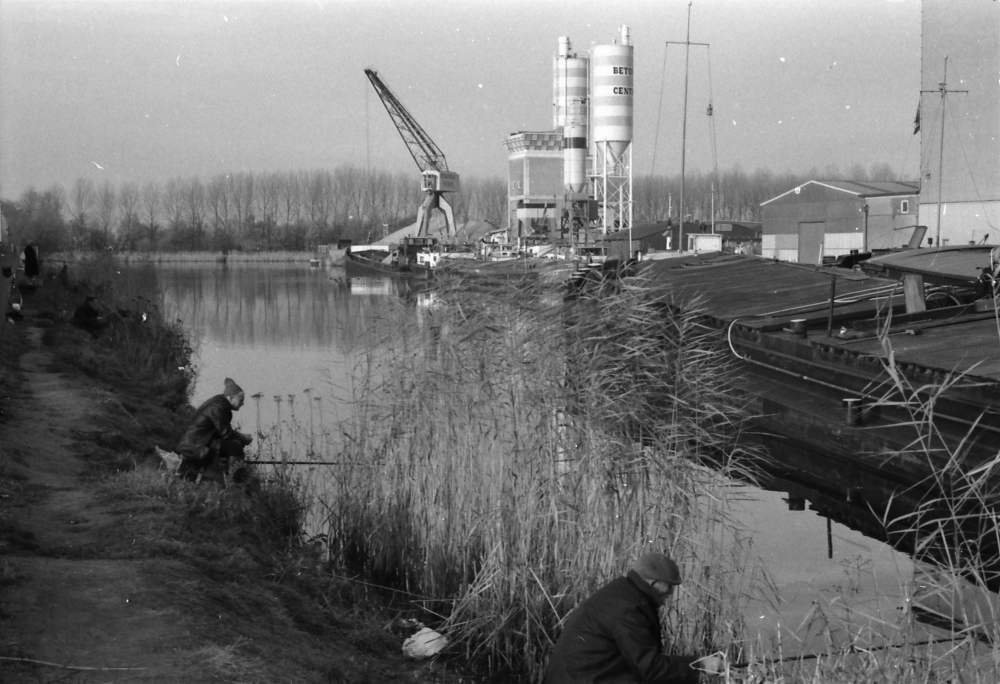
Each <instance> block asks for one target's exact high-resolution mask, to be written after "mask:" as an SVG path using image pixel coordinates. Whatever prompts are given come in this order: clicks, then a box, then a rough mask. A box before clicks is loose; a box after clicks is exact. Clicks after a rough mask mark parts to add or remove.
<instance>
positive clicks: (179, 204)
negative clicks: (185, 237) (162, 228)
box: [163, 177, 184, 240]
mask: <svg viewBox="0 0 1000 684" xmlns="http://www.w3.org/2000/svg"><path fill="white" fill-rule="evenodd" d="M163 208H164V210H165V211H166V213H167V225H168V226H169V227H170V230H171V231H172V232H173V237H172V239H174V240H176V239H177V235H178V234H179V233H180V232H181V230H182V226H183V224H184V181H183V180H182V179H181V178H179V177H174V178H171V179H169V180H168V181H167V183H166V185H164V186H163Z"/></svg>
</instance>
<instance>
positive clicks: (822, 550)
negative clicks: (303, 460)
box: [158, 263, 914, 656]
mask: <svg viewBox="0 0 1000 684" xmlns="http://www.w3.org/2000/svg"><path fill="white" fill-rule="evenodd" d="M158 270H159V272H160V276H161V283H162V285H163V286H164V289H165V294H166V301H167V305H168V307H170V309H171V313H172V314H173V315H175V316H176V317H177V318H179V319H180V320H181V321H183V322H184V325H185V326H186V327H187V328H188V329H189V330H190V331H191V333H192V336H193V337H194V339H195V341H196V344H197V357H196V363H197V371H198V380H197V383H196V386H195V389H194V396H193V397H192V402H193V403H194V404H195V405H197V404H199V403H200V402H202V401H204V400H205V399H207V398H209V397H210V396H212V395H214V394H217V393H219V392H220V391H221V390H222V387H223V381H224V379H225V378H227V377H231V378H233V379H234V380H236V382H237V383H239V384H240V385H241V386H242V387H243V388H244V390H245V391H246V393H247V397H248V399H247V403H246V406H244V408H243V410H242V411H241V412H240V413H239V414H238V415H237V420H236V422H237V424H238V425H239V427H240V429H242V430H243V431H244V432H255V433H256V432H259V431H264V430H266V429H268V427H269V426H274V425H279V426H280V425H284V426H287V428H288V429H287V430H281V431H279V432H280V433H281V434H284V435H286V437H284V438H286V439H287V438H288V437H287V435H292V434H293V433H295V432H296V431H295V430H294V429H293V427H294V426H295V425H298V426H300V427H301V426H309V425H315V424H317V423H322V424H323V425H325V426H327V427H329V426H331V425H333V424H335V422H336V421H338V420H341V419H343V418H345V417H347V416H348V415H349V414H350V410H351V406H350V401H349V397H350V380H351V375H352V373H351V369H352V368H353V366H354V364H355V363H356V362H357V361H358V354H359V352H360V349H362V348H363V344H362V342H363V337H364V334H365V332H366V329H367V326H366V321H367V320H369V319H370V318H371V317H373V316H380V315H387V312H388V311H389V309H390V308H391V310H392V312H393V313H392V315H398V312H399V311H400V308H399V307H387V306H386V304H387V303H388V301H389V299H390V298H397V299H398V298H399V297H400V296H401V295H402V294H405V292H404V290H403V288H405V285H404V284H402V283H401V282H400V281H393V280H391V279H348V278H347V277H346V275H345V273H344V271H343V269H341V268H338V267H329V266H323V267H318V268H317V267H313V266H310V265H309V264H286V263H283V264H229V265H226V266H219V265H218V264H190V265H187V264H185V265H162V266H160V267H159V268H158ZM409 299H410V301H412V302H413V306H412V309H413V310H414V312H416V311H417V310H418V308H419V306H420V305H421V301H420V298H419V297H410V298H409ZM414 315H416V313H414ZM253 395H258V396H257V397H256V399H254V398H252V396H253ZM293 423H294V425H293ZM301 432H302V431H301V430H299V431H298V433H299V434H301ZM306 432H308V429H307V430H306ZM273 438H274V439H280V438H281V436H280V435H279V436H277V437H273ZM733 487H734V488H735V489H736V490H737V493H738V494H739V496H737V497H734V498H736V499H738V502H737V504H736V506H737V510H736V514H737V516H738V517H739V519H740V520H741V521H742V523H743V524H744V525H745V527H746V529H747V531H748V532H749V534H750V535H751V536H752V537H753V539H754V542H755V544H756V547H757V551H758V553H759V554H760V557H761V559H762V561H763V562H764V564H765V567H766V569H767V572H768V573H769V575H770V577H771V579H772V580H773V582H774V587H775V589H776V590H777V596H778V599H779V600H778V603H777V605H772V604H770V603H759V604H754V605H752V606H751V607H750V610H749V612H748V614H747V618H748V622H749V623H750V625H751V627H755V628H756V629H757V630H759V634H760V636H761V638H762V639H764V640H765V641H771V640H773V639H775V638H777V639H780V642H781V644H782V648H783V649H784V653H785V654H786V655H788V656H794V655H795V654H797V653H809V652H814V651H817V650H822V648H823V643H824V640H825V639H826V638H827V637H826V636H825V635H824V629H827V630H828V631H830V632H832V633H833V636H834V638H836V639H837V641H838V643H843V642H844V641H845V640H846V639H849V638H850V636H849V635H848V634H847V631H848V630H849V629H850V625H853V626H854V627H855V628H857V629H858V630H859V631H860V630H861V629H862V628H863V627H867V626H870V625H871V624H872V623H873V622H874V623H878V624H883V625H896V624H898V623H900V622H901V621H902V619H903V617H904V614H905V612H906V610H907V609H908V602H907V596H908V595H909V592H910V588H911V585H912V582H913V575H914V568H913V564H912V562H911V561H910V559H909V558H908V557H907V556H905V555H903V554H899V553H896V552H894V551H893V550H892V549H891V548H890V547H888V546H887V545H885V544H883V543H881V542H879V541H877V540H875V539H871V538H868V537H866V536H864V535H863V534H861V533H860V532H857V531H855V530H852V529H850V528H848V527H845V526H844V525H841V524H839V523H836V522H831V521H829V520H828V519H826V518H823V517H821V516H820V515H818V514H817V513H816V512H814V511H812V510H810V509H809V507H808V506H806V507H805V510H790V509H791V508H797V507H793V506H790V505H789V503H788V502H787V495H786V494H785V493H783V492H774V491H765V490H761V489H757V488H753V487H747V486H745V485H741V484H738V483H733ZM884 631H885V632H886V633H889V632H891V630H888V629H887V630H884ZM838 633H839V636H838Z"/></svg>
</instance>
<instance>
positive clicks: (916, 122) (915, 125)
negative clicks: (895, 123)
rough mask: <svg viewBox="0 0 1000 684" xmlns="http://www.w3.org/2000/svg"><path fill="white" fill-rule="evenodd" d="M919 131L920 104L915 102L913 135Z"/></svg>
mask: <svg viewBox="0 0 1000 684" xmlns="http://www.w3.org/2000/svg"><path fill="white" fill-rule="evenodd" d="M919 132H920V104H919V103H917V118H916V119H914V120H913V135H916V134H917V133H919Z"/></svg>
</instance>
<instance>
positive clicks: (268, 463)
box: [243, 460, 344, 466]
mask: <svg viewBox="0 0 1000 684" xmlns="http://www.w3.org/2000/svg"><path fill="white" fill-rule="evenodd" d="M243 463H245V464H247V465H311V466H315V465H344V464H343V463H340V462H338V461H248V460H245V461H243Z"/></svg>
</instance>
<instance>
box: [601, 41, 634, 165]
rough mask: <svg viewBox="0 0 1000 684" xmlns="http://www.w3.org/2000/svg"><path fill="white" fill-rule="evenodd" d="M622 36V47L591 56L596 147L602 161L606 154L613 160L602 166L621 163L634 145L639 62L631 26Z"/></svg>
mask: <svg viewBox="0 0 1000 684" xmlns="http://www.w3.org/2000/svg"><path fill="white" fill-rule="evenodd" d="M621 36H622V38H621V43H615V44H612V45H596V46H594V49H593V51H592V52H591V55H592V59H591V67H592V69H593V75H592V78H593V86H592V93H591V98H592V115H593V136H594V143H595V145H596V147H597V151H598V154H599V155H600V156H601V157H603V155H604V153H605V150H607V152H608V153H609V157H610V159H608V160H604V159H599V160H598V161H599V163H608V162H610V163H611V164H614V163H617V161H618V160H620V159H621V158H622V155H623V154H624V153H625V150H627V149H628V146H629V145H630V144H631V143H632V109H633V105H632V102H633V87H632V84H633V80H634V78H633V66H634V62H635V58H634V54H633V50H634V48H633V47H632V45H631V41H630V37H629V27H628V26H622V28H621Z"/></svg>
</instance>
